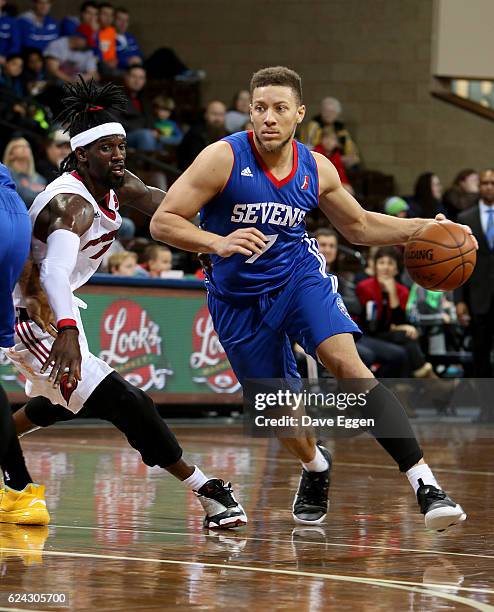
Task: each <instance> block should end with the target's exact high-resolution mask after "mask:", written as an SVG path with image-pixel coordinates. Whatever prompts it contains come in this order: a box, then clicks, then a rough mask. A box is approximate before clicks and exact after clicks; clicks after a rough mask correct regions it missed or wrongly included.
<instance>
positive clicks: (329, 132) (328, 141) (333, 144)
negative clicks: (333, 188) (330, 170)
mask: <svg viewBox="0 0 494 612" xmlns="http://www.w3.org/2000/svg"><path fill="white" fill-rule="evenodd" d="M314 151H315V152H316V153H320V154H321V155H324V157H327V158H328V159H329V161H330V162H331V163H332V164H333V166H334V167H335V168H336V171H337V172H338V176H339V177H340V181H341V184H342V185H343V187H344V188H345V189H346V190H347V191H348V192H349V193H351V194H352V195H353V193H354V191H353V187H352V186H351V184H350V181H349V179H348V176H347V173H346V171H345V164H344V163H343V158H342V156H341V151H340V144H339V141H338V137H337V136H336V132H335V131H334V128H332V127H324V128H323V129H322V130H321V141H320V143H319V144H318V145H316V146H315V147H314Z"/></svg>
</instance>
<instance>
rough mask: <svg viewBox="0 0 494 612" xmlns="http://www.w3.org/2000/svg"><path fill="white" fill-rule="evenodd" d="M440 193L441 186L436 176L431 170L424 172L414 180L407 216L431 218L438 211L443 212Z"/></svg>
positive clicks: (441, 191)
mask: <svg viewBox="0 0 494 612" xmlns="http://www.w3.org/2000/svg"><path fill="white" fill-rule="evenodd" d="M442 195H443V188H442V185H441V181H440V180H439V178H438V176H437V175H435V174H434V173H433V172H424V173H423V174H421V175H420V176H419V177H418V178H417V180H416V182H415V189H414V194H413V198H411V199H410V202H409V205H410V209H409V211H408V216H409V217H424V218H426V219H433V218H434V217H435V216H436V215H437V214H438V213H445V212H446V211H445V209H444V207H443V205H442V202H441V198H442Z"/></svg>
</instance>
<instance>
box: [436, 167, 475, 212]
mask: <svg viewBox="0 0 494 612" xmlns="http://www.w3.org/2000/svg"><path fill="white" fill-rule="evenodd" d="M478 199H479V175H478V174H477V171H476V170H474V169H473V168H466V169H465V170H461V171H460V172H458V174H457V175H456V177H455V180H454V181H453V184H452V185H451V187H450V188H449V189H447V190H446V191H445V193H444V196H443V205H444V208H445V209H446V216H447V217H448V219H451V220H452V221H456V217H457V216H458V214H459V213H461V212H462V211H463V210H467V208H471V207H472V206H475V204H476V203H477V201H478Z"/></svg>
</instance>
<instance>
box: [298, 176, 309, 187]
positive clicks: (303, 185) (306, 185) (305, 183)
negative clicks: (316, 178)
mask: <svg viewBox="0 0 494 612" xmlns="http://www.w3.org/2000/svg"><path fill="white" fill-rule="evenodd" d="M300 189H304V190H305V189H309V176H308V175H307V174H306V175H305V176H304V182H303V183H302V184H301V185H300Z"/></svg>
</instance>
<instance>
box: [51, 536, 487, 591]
mask: <svg viewBox="0 0 494 612" xmlns="http://www.w3.org/2000/svg"><path fill="white" fill-rule="evenodd" d="M50 527H55V528H57V529H86V530H91V531H117V532H123V533H126V532H128V533H141V534H149V535H181V536H190V535H191V533H192V532H185V531H156V530H145V529H130V528H129V529H126V528H125V529H123V528H120V527H92V526H89V525H88V526H85V525H57V524H51V525H50ZM221 533H222V534H224V533H230V534H231V535H233V534H234V535H236V536H241V537H239V539H242V540H248V541H253V542H277V543H282V544H290V545H291V544H293V542H292V540H280V539H272V538H253V537H249V536H246V537H244V536H243V533H242V532H237V531H233V532H221ZM201 535H203V536H204V537H206V538H214V537H215V536H216V535H218V534H210V533H202V534H201ZM297 542H298V543H300V544H312V545H317V546H334V547H341V548H364V549H368V550H387V551H391V552H396V553H420V554H423V555H447V556H451V557H474V558H478V559H494V555H478V554H476V553H459V552H450V551H439V552H438V551H437V550H427V549H425V550H424V549H421V548H393V547H390V546H376V545H370V544H344V543H343V542H313V541H311V540H298V541H297ZM493 593H494V591H493Z"/></svg>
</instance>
